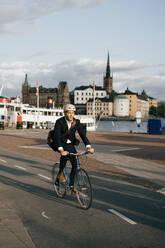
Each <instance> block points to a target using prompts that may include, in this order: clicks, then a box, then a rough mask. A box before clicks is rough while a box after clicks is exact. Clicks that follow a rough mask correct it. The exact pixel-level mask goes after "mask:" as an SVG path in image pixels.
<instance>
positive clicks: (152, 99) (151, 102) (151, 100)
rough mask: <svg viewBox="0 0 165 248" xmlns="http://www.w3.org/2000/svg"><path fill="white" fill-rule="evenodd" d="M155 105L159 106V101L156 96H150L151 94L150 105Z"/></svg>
mask: <svg viewBox="0 0 165 248" xmlns="http://www.w3.org/2000/svg"><path fill="white" fill-rule="evenodd" d="M151 106H154V107H156V108H157V107H158V101H157V99H156V98H153V97H150V96H149V107H151Z"/></svg>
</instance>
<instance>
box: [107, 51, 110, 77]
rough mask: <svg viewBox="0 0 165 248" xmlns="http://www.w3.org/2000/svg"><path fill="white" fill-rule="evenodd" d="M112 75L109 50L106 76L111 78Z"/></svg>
mask: <svg viewBox="0 0 165 248" xmlns="http://www.w3.org/2000/svg"><path fill="white" fill-rule="evenodd" d="M110 76H111V70H110V63H109V52H108V58H107V68H106V78H110Z"/></svg>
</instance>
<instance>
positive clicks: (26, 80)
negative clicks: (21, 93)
mask: <svg viewBox="0 0 165 248" xmlns="http://www.w3.org/2000/svg"><path fill="white" fill-rule="evenodd" d="M28 85H29V83H28V78H27V73H26V74H25V81H24V86H28Z"/></svg>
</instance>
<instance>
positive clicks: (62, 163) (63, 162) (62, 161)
mask: <svg viewBox="0 0 165 248" xmlns="http://www.w3.org/2000/svg"><path fill="white" fill-rule="evenodd" d="M63 148H64V151H68V152H69V153H76V152H77V151H76V149H75V147H74V146H73V145H72V144H71V143H70V144H63ZM68 160H70V162H71V164H72V169H71V173H70V184H69V185H73V183H74V176H75V174H76V170H77V159H76V156H72V155H67V156H61V158H60V168H59V173H60V172H62V171H63V170H64V167H65V165H66V162H67V161H68Z"/></svg>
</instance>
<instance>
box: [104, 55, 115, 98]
mask: <svg viewBox="0 0 165 248" xmlns="http://www.w3.org/2000/svg"><path fill="white" fill-rule="evenodd" d="M103 88H104V89H105V90H107V91H108V92H109V93H110V92H112V90H113V76H111V69H110V62H109V52H108V58H107V67H106V75H105V77H104V80H103Z"/></svg>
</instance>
